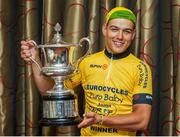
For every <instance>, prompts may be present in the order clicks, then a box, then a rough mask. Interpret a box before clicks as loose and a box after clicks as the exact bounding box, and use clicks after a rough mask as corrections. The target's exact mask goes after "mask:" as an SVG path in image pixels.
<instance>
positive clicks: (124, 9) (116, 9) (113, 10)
mask: <svg viewBox="0 0 180 137" xmlns="http://www.w3.org/2000/svg"><path fill="white" fill-rule="evenodd" d="M117 11H128V12H129V13H130V14H132V16H134V17H135V15H134V13H133V12H132V11H131V10H130V9H127V8H125V7H115V8H113V9H111V10H110V11H109V12H108V14H107V15H106V17H105V22H106V23H107V22H108V21H109V19H110V17H111V15H112V14H113V13H115V12H117ZM134 23H135V22H134Z"/></svg>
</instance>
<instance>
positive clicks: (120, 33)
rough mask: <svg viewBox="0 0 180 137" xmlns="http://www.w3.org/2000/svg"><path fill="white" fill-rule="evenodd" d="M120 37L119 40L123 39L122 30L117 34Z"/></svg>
mask: <svg viewBox="0 0 180 137" xmlns="http://www.w3.org/2000/svg"><path fill="white" fill-rule="evenodd" d="M117 35H118V36H117V37H118V38H119V39H123V31H122V30H119V32H118V34H117Z"/></svg>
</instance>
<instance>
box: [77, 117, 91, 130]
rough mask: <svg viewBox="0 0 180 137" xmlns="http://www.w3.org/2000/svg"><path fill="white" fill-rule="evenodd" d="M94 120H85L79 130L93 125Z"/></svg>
mask: <svg viewBox="0 0 180 137" xmlns="http://www.w3.org/2000/svg"><path fill="white" fill-rule="evenodd" d="M93 121H94V118H84V120H83V121H82V122H81V123H80V124H79V125H78V128H84V127H87V126H89V125H91V124H93Z"/></svg>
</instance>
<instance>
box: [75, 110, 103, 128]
mask: <svg viewBox="0 0 180 137" xmlns="http://www.w3.org/2000/svg"><path fill="white" fill-rule="evenodd" d="M83 116H84V119H83V121H82V122H81V123H80V124H79V125H78V128H85V127H88V126H90V125H93V124H97V123H99V122H100V115H98V114H96V113H94V112H89V113H85V114H84V115H83Z"/></svg>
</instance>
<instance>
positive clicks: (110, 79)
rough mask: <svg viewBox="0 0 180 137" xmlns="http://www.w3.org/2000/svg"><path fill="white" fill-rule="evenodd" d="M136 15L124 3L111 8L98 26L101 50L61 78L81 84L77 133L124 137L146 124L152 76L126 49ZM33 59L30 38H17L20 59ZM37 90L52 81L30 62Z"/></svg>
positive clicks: (46, 86)
mask: <svg viewBox="0 0 180 137" xmlns="http://www.w3.org/2000/svg"><path fill="white" fill-rule="evenodd" d="M135 23H136V17H135V15H134V14H133V12H132V11H131V10H129V9H127V8H124V7H116V8H114V9H112V10H111V11H110V12H109V13H108V14H107V16H106V21H105V24H104V25H103V27H102V31H103V35H104V36H105V41H106V43H105V44H106V45H105V50H103V51H100V52H98V53H95V54H93V55H90V56H88V57H86V58H85V59H84V60H83V61H82V62H81V63H80V65H79V69H80V73H79V74H77V75H76V76H75V77H72V78H71V80H70V81H66V83H65V84H66V86H68V87H72V88H74V87H75V86H77V85H79V84H82V86H83V89H84V93H85V114H84V119H83V121H82V122H81V123H80V124H79V125H78V127H79V128H81V135H83V136H91V135H92V136H108V135H110V136H121V135H123V136H129V135H136V131H137V130H145V129H146V128H147V126H148V123H149V119H150V114H151V103H152V78H151V71H150V68H149V66H148V65H147V64H145V63H144V62H143V61H141V60H140V59H138V58H136V57H135V56H134V55H132V54H131V53H130V51H129V47H130V46H131V44H132V41H133V39H134V37H135ZM30 56H32V57H33V58H34V59H36V60H38V55H37V52H35V48H34V44H33V43H32V41H22V46H21V57H22V58H23V59H24V60H25V61H27V62H30V60H29V57H30ZM32 68H33V72H34V77H35V81H36V84H37V87H38V88H39V90H40V91H41V93H42V94H44V93H45V91H47V90H48V89H50V88H52V86H53V84H54V83H53V81H52V80H49V79H48V78H46V77H44V76H42V75H40V74H39V71H38V69H37V67H36V66H35V64H32Z"/></svg>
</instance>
